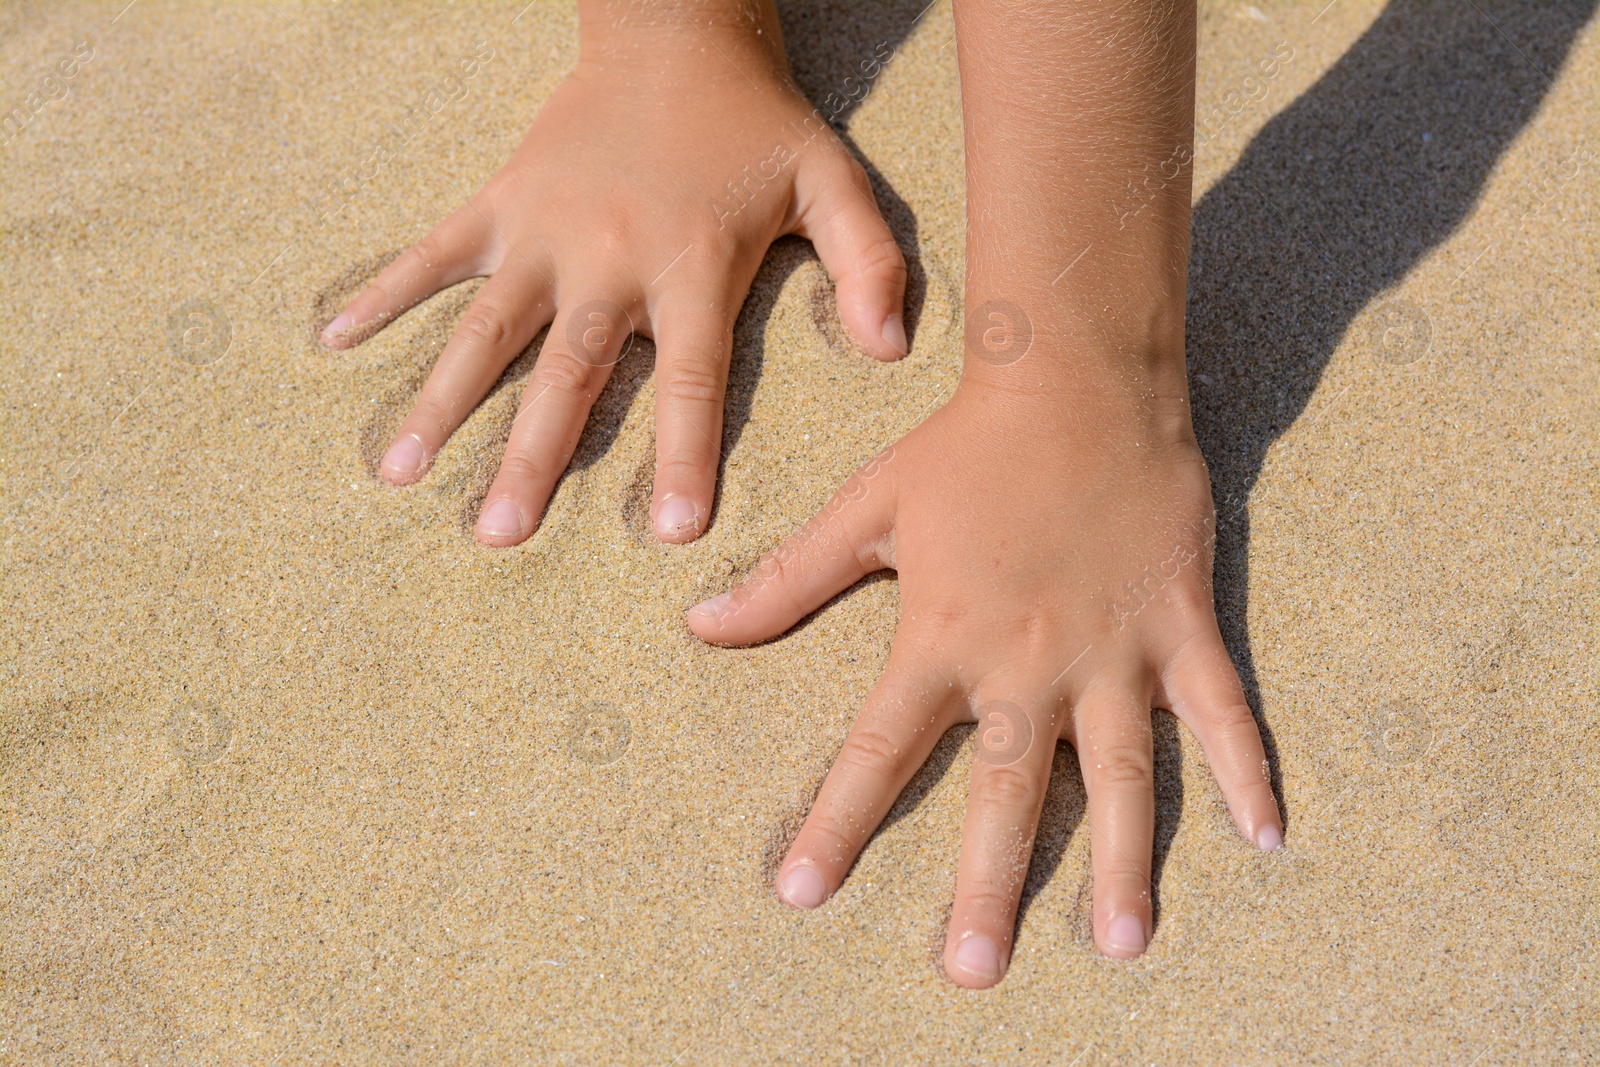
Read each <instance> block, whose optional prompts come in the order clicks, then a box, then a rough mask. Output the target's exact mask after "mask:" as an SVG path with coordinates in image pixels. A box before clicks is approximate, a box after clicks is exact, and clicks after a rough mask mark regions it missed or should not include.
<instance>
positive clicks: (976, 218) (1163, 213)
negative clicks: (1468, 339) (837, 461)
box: [688, 0, 1283, 988]
mask: <svg viewBox="0 0 1600 1067" xmlns="http://www.w3.org/2000/svg"><path fill="white" fill-rule="evenodd" d="M955 11H956V28H957V41H958V47H959V56H960V67H961V76H962V102H963V109H964V121H965V124H966V163H967V270H968V274H967V279H966V305H967V317H968V329H967V351H966V353H965V363H964V369H963V374H962V379H961V382H960V384H959V386H958V388H957V389H956V392H955V395H954V397H953V398H952V399H951V400H950V402H949V403H948V404H947V405H945V406H944V407H943V408H942V409H940V410H939V411H937V412H935V413H934V414H933V415H932V416H931V417H929V418H928V419H927V420H926V421H925V422H923V423H922V424H921V425H920V426H918V427H917V428H916V429H914V430H912V431H911V432H910V433H909V434H907V435H906V436H905V437H904V438H903V439H901V440H900V441H899V442H897V443H896V444H894V445H893V446H892V447H891V448H890V449H888V450H886V451H885V452H884V453H883V454H882V455H880V456H878V457H876V458H875V459H874V460H873V461H872V462H870V463H869V464H867V466H866V467H864V468H863V469H862V470H861V471H859V472H857V474H855V475H854V476H853V477H852V478H851V479H850V480H849V481H847V482H846V483H845V485H844V487H843V488H842V489H841V490H840V491H839V493H838V494H837V495H836V496H835V498H834V500H833V502H832V503H830V504H829V506H828V507H827V508H826V509H824V511H823V513H822V514H821V515H819V516H818V517H817V518H816V519H814V520H812V522H811V523H809V524H807V526H806V527H804V528H802V529H801V530H800V531H799V532H797V533H796V534H795V535H794V536H793V537H791V538H790V539H789V541H788V542H787V543H786V544H785V545H783V546H781V547H780V548H779V549H777V550H775V551H774V552H773V553H772V554H771V555H769V556H768V557H767V558H766V559H765V560H763V561H762V563H761V564H760V565H758V566H757V568H756V569H755V571H754V572H753V573H752V575H751V576H749V577H748V578H747V579H746V580H745V582H744V583H742V584H741V585H740V586H738V587H736V588H735V589H734V590H732V591H731V592H730V593H728V594H724V595H722V596H721V597H718V598H713V600H711V601H708V602H707V603H706V604H702V605H700V606H698V607H696V608H694V609H692V610H691V611H690V612H689V614H688V624H689V626H690V628H691V629H692V630H693V631H694V632H695V633H696V634H697V635H699V636H700V637H701V638H702V639H704V640H706V641H708V642H712V643H716V644H723V645H745V644H750V643H753V642H757V641H763V640H767V639H770V638H772V637H775V636H777V635H779V634H782V633H783V632H785V631H786V630H787V629H789V628H790V627H792V626H793V625H794V624H795V623H796V622H798V621H799V620H800V619H801V618H803V617H805V616H806V615H807V614H808V613H810V612H812V611H814V610H816V609H817V608H819V607H821V606H822V605H823V604H824V603H826V602H827V601H828V600H829V599H830V598H832V597H833V596H835V595H837V594H838V593H839V592H841V591H843V590H844V589H846V588H848V587H849V586H850V585H851V584H852V583H854V582H855V581H857V580H859V579H860V578H861V577H863V576H864V575H866V574H869V573H871V572H873V571H877V570H880V569H884V568H892V569H894V570H895V571H896V572H897V573H898V578H899V584H900V604H901V617H900V623H899V628H898V630H897V632H896V635H895V640H894V644H893V647H892V650H891V652H890V655H889V661H888V664H887V666H886V668H885V670H884V673H883V675H882V677H881V678H880V680H879V682H878V684H877V686H876V687H875V688H874V689H873V691H872V692H871V694H870V695H869V696H868V697H867V700H866V704H865V707H864V708H863V710H862V712H861V714H860V716H859V718H858V719H857V721H856V724H855V726H854V728H853V729H852V731H851V732H850V734H849V736H848V737H847V738H846V739H845V741H844V745H843V748H842V750H841V751H840V753H839V755H838V757H837V758H836V759H835V761H834V763H833V766H832V769H831V770H830V772H829V774H828V777H827V779H826V781H825V783H824V785H823V787H822V789H821V791H820V793H819V795H818V796H817V799H816V801H815V803H814V805H813V807H812V809H811V812H810V814H809V816H808V817H807V819H806V821H805V824H804V826H803V827H802V829H801V831H800V833H799V836H798V838H797V839H796V840H795V842H794V844H793V846H792V847H791V849H790V851H789V853H788V855H787V857H786V858H785V859H784V861H783V863H782V865H781V866H780V868H779V871H778V875H777V884H776V887H775V888H776V891H777V893H778V896H779V897H780V899H782V900H784V901H785V902H786V903H788V904H790V905H792V906H794V907H798V908H815V907H818V906H821V905H822V904H823V903H824V902H825V901H826V900H827V899H828V897H830V896H831V895H832V894H833V893H835V892H836V891H837V890H838V889H839V887H840V885H841V884H842V883H843V881H844V880H845V878H846V877H847V876H848V875H849V872H850V867H851V865H852V864H853V863H854V861H855V859H856V857H857V856H858V855H859V854H860V851H861V849H862V848H863V846H865V844H866V843H867V841H868V840H869V839H870V837H871V836H872V834H873V832H874V831H875V830H876V829H877V827H878V825H879V824H880V822H881V821H882V819H883V818H884V816H885V814H886V813H887V812H888V810H889V808H890V806H891V805H892V804H893V803H894V801H895V799H896V798H897V797H898V795H899V793H900V791H901V789H902V788H903V787H904V786H905V784H906V783H907V781H909V779H910V778H911V776H912V775H913V774H914V773H915V772H916V770H917V769H918V767H920V766H921V765H922V763H923V762H924V761H925V760H926V759H927V757H928V755H929V753H930V752H931V751H932V749H933V747H934V744H935V743H936V742H937V741H938V740H939V738H940V736H941V735H942V734H943V733H945V731H947V730H948V729H949V728H950V727H952V726H955V725H957V724H960V723H972V722H978V723H979V728H978V729H977V730H976V731H975V732H974V754H975V757H976V758H975V759H974V761H973V763H972V771H971V779H970V785H969V789H968V797H967V815H966V824H965V829H964V832H963V838H962V847H961V856H960V861H959V867H958V871H957V881H956V891H955V901H954V905H953V907H952V909H951V913H950V922H949V928H948V931H947V935H946V941H945V949H944V967H945V971H946V973H947V974H948V975H949V976H950V978H951V979H952V980H953V981H955V982H956V983H957V984H959V985H962V986H967V987H971V988H984V987H988V986H992V985H994V984H995V983H997V982H998V981H1000V979H1001V978H1002V976H1003V975H1004V974H1005V972H1006V970H1007V968H1008V967H1009V965H1010V962H1011V956H1012V950H1013V947H1014V935H1015V928H1016V919H1017V906H1018V901H1019V899H1020V895H1021V891H1022V886H1023V881H1024V878H1025V876H1026V873H1027V869H1028V864H1029V861H1030V857H1031V854H1032V849H1033V843H1034V835H1035V831H1036V828H1037V823H1038V818H1039V813H1040V809H1041V807H1042V804H1043V801H1044V796H1045V791H1046V787H1047V785H1048V782H1049V775H1050V770H1051V765H1052V759H1053V755H1054V748H1055V743H1056V741H1057V740H1058V739H1059V740H1065V741H1067V742H1068V743H1069V744H1071V745H1072V746H1073V748H1074V750H1075V751H1076V753H1077V757H1078V764H1079V767H1080V769H1081V772H1082V775H1083V781H1084V785H1085V789H1086V792H1087V796H1088V818H1087V820H1086V822H1087V825H1088V828H1089V834H1090V850H1091V853H1092V864H1093V871H1094V911H1093V915H1094V919H1093V921H1094V940H1095V944H1096V946H1097V947H1098V949H1099V951H1100V952H1101V953H1103V954H1105V955H1106V956H1110V957H1114V958H1117V959H1132V958H1135V957H1137V956H1139V955H1140V954H1141V953H1143V952H1144V951H1145V949H1146V948H1147V946H1148V945H1149V942H1150V938H1151V937H1152V935H1153V933H1154V930H1153V928H1152V914H1151V883H1150V870H1151V855H1152V844H1153V833H1154V783H1153V772H1152V765H1153V755H1152V731H1151V714H1152V709H1162V710H1163V711H1170V712H1172V713H1173V714H1175V715H1177V716H1178V718H1179V719H1180V720H1182V721H1183V722H1184V723H1185V724H1186V725H1187V726H1188V728H1189V729H1190V730H1191V731H1193V733H1194V734H1195V736H1196V737H1197V738H1198V739H1199V741H1200V743H1201V746H1202V748H1203V749H1204V751H1205V755H1206V758H1207V760H1208V762H1209V764H1210V767H1211V770H1212V773H1213V774H1214V775H1215V777H1216V780H1217V782H1218V784H1219V786H1220V789H1221V794H1222V797H1223V799H1224V800H1225V802H1226V804H1227V806H1228V808H1229V810H1230V812H1231V813H1232V816H1233V820H1234V823H1235V826H1236V827H1237V828H1238V831H1239V833H1240V834H1241V835H1242V836H1243V837H1244V839H1245V841H1246V842H1249V843H1250V844H1251V845H1254V846H1256V847H1259V848H1262V849H1267V850H1271V849H1275V848H1277V847H1279V846H1280V845H1281V844H1282V842H1283V823H1282V819H1281V817H1280V814H1279V811H1278V806H1277V802H1276V799H1275V797H1274V795H1273V792H1272V789H1271V786H1270V782H1269V776H1268V767H1267V762H1266V757H1265V753H1264V751H1263V746H1262V742H1261V737H1260V733H1259V731H1258V729H1257V726H1256V723H1255V720H1254V718H1253V716H1252V714H1251V711H1250V709H1249V707H1248V705H1247V704H1246V702H1245V698H1244V694H1243V691H1242V688H1241V686H1240V683H1239V678H1238V675H1237V674H1236V672H1235V670H1234V668H1233V665H1232V663H1231V661H1230V660H1229V658H1228V654H1227V651H1226V650H1225V648H1224V647H1223V643H1222V638H1221V635H1220V633H1219V630H1218V627H1217V621H1216V615H1215V608H1214V604H1213V599H1212V588H1211V560H1212V543H1213V538H1214V530H1215V518H1214V512H1213V507H1212V500H1211V490H1210V482H1209V478H1208V476H1207V472H1206V466H1205V462H1204V460H1203V458H1202V457H1201V454H1200V450H1199V448H1198V446H1197V445H1196V443H1195V436H1194V431H1193V427H1192V423H1191V418H1190V411H1189V401H1188V389H1187V383H1186V379H1185V364H1184V338H1183V321H1184V300H1185V288H1186V282H1187V259H1188V227H1189V202H1190V189H1191V182H1190V173H1189V165H1188V164H1189V159H1190V153H1189V152H1188V151H1187V146H1188V145H1189V143H1190V135H1191V124H1192V116H1193V99H1194V34H1195V12H1194V5H1193V0H1188V2H1158V0H1076V2H1074V3H1072V4H1061V5H1049V6H1048V7H1045V6H1041V5H1023V4H1015V3H1006V2H1002V0H956V7H955ZM1152 175H1158V176H1159V177H1152ZM1024 323H1025V324H1026V325H1025V326H1024V325H1023V324H1024ZM974 324H976V327H975V325H974ZM1024 335H1026V337H1027V342H1026V344H1022V343H1020V342H1019V337H1022V336H1024ZM996 709H998V711H997V710H996ZM1008 716H1009V718H1008ZM1016 718H1025V719H1026V722H1025V723H1018V722H1013V721H1010V720H1012V719H1016ZM1024 735H1031V741H1030V740H1027V738H1026V737H1025V736H1024ZM1019 737H1023V740H1024V741H1025V742H1026V743H1024V744H1019V742H1018V741H1017V739H1018V738H1019Z"/></svg>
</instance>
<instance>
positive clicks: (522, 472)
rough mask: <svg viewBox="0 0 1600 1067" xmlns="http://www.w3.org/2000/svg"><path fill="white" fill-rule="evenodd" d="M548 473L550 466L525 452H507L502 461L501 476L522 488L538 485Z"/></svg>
mask: <svg viewBox="0 0 1600 1067" xmlns="http://www.w3.org/2000/svg"><path fill="white" fill-rule="evenodd" d="M547 474H548V468H547V467H546V466H545V465H544V464H543V463H541V462H539V461H538V460H537V459H535V458H534V457H533V456H531V455H528V454H527V453H525V452H507V453H506V455H505V459H503V460H501V461H500V478H502V479H504V480H505V481H506V482H508V483H509V484H511V485H513V486H516V487H518V488H521V489H524V490H525V489H526V488H527V487H528V486H530V485H537V484H539V483H540V482H541V481H543V480H544V479H545V478H546V477H547Z"/></svg>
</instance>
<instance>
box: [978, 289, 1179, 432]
mask: <svg viewBox="0 0 1600 1067" xmlns="http://www.w3.org/2000/svg"><path fill="white" fill-rule="evenodd" d="M1185 312H1186V307H1185V300H1184V295H1183V291H1182V289H1181V288H1176V287H1171V288H1168V289H1167V290H1166V291H1158V290H1156V289H1154V288H1152V286H1151V284H1150V282H1149V280H1145V281H1144V282H1143V283H1135V284H1133V285H1132V286H1128V285H1116V286H1111V287H1092V288H1090V289H1089V290H1087V291H1084V290H1082V289H1074V290H1069V291H1065V292H1062V291H1056V290H1055V289H1053V288H1052V287H1050V286H1048V285H1046V286H1042V287H1041V286H1039V285H1036V284H1035V285H1029V284H1025V283H1022V282H1020V281H1018V280H1017V279H1014V278H1013V279H1009V280H1006V281H991V280H989V279H988V278H984V277H974V278H969V281H968V285H967V300H966V312H965V319H964V326H963V330H962V340H963V349H964V352H963V365H962V375H961V377H962V381H963V382H968V381H970V382H972V383H973V384H974V385H975V386H979V387H982V388H983V389H985V390H988V391H992V392H996V393H1016V394H1019V395H1022V396H1025V397H1029V398H1038V397H1052V396H1053V397H1058V398H1061V399H1062V400H1067V399H1070V398H1077V399H1079V400H1082V399H1085V398H1090V397H1093V398H1096V399H1097V401H1099V402H1103V403H1116V402H1119V401H1120V402H1123V403H1132V402H1139V401H1141V400H1142V399H1144V398H1147V397H1150V396H1167V397H1182V398H1187V396H1188V375H1187V366H1186V357H1185V351H1184V315H1185Z"/></svg>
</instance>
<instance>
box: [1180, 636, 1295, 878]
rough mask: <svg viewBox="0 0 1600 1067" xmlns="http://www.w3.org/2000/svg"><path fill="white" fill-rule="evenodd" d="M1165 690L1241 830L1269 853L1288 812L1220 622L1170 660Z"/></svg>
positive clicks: (1277, 842) (1275, 845) (1280, 841)
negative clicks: (1274, 787) (1275, 787)
mask: <svg viewBox="0 0 1600 1067" xmlns="http://www.w3.org/2000/svg"><path fill="white" fill-rule="evenodd" d="M1162 690H1163V694H1164V696H1165V698H1166V699H1165V700H1164V703H1165V704H1167V705H1168V706H1170V707H1171V709H1172V712H1173V714H1174V715H1176V716H1178V718H1180V719H1182V720H1183V722H1184V724H1185V725H1187V726H1188V727H1189V729H1190V730H1191V731H1193V733H1194V735H1195V736H1196V737H1197V738H1199V739H1200V746H1201V748H1203V749H1204V750H1205V754H1206V762H1207V763H1209V764H1210V765H1211V773H1212V774H1214V775H1216V777H1217V785H1218V786H1219V787H1221V789H1222V797H1223V799H1224V800H1225V801H1226V802H1227V804H1228V811H1229V812H1230V813H1231V814H1232V815H1233V823H1234V825H1235V826H1236V827H1238V828H1239V833H1241V834H1243V835H1244V839H1245V840H1246V841H1249V842H1251V843H1252V844H1254V845H1256V846H1257V847H1258V848H1262V849H1266V850H1267V851H1269V852H1270V851H1272V850H1273V849H1276V848H1279V847H1280V846H1282V844H1283V816H1282V815H1281V814H1280V813H1279V811H1278V799H1277V797H1275V796H1274V795H1273V793H1272V775H1271V773H1270V768H1269V767H1268V765H1267V753H1266V750H1265V748H1263V747H1262V744H1261V730H1260V729H1259V728H1258V727H1257V725H1256V720H1255V716H1254V715H1252V714H1251V713H1250V705H1249V704H1248V703H1247V702H1246V701H1245V698H1244V688H1243V687H1242V686H1241V685H1240V684H1239V673H1238V672H1237V671H1236V670H1234V668H1233V662H1232V661H1231V660H1230V659H1229V658H1228V650H1227V648H1226V647H1225V646H1224V645H1223V643H1222V635H1221V634H1220V633H1218V632H1217V629H1216V627H1215V626H1213V627H1211V628H1210V629H1209V630H1207V631H1204V632H1202V633H1200V634H1199V635H1197V636H1196V637H1194V638H1191V639H1190V640H1189V641H1188V643H1186V644H1185V645H1184V646H1183V647H1182V648H1181V649H1179V650H1178V652H1177V654H1176V655H1174V656H1173V657H1172V659H1171V660H1170V661H1169V662H1168V663H1167V666H1166V670H1165V671H1163V673H1162Z"/></svg>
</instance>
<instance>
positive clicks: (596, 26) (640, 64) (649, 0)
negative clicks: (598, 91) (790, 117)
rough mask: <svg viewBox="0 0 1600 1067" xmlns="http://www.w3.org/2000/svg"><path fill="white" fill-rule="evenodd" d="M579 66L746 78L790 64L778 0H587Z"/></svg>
mask: <svg viewBox="0 0 1600 1067" xmlns="http://www.w3.org/2000/svg"><path fill="white" fill-rule="evenodd" d="M578 66H579V69H580V71H582V70H592V69H596V68H615V67H618V66H622V67H627V68H633V69H642V70H647V71H650V72H651V73H652V75H658V74H659V75H666V76H668V77H670V76H671V75H672V73H673V72H675V71H680V70H681V71H685V72H689V73H691V74H692V75H693V76H695V77H704V76H706V75H708V74H709V75H712V76H713V77H715V78H717V79H719V80H720V79H722V78H723V77H724V76H726V77H731V78H733V79H737V80H741V81H742V80H743V78H745V77H748V78H755V79H760V78H762V77H776V78H778V79H779V80H787V79H788V71H789V67H788V61H787V59H786V58H785V56H784V51H783V34H782V31H781V29H780V28H779V24H778V14H777V9H776V8H775V7H774V6H773V4H772V2H771V0H758V2H756V3H753V4H752V3H748V2H744V0H676V2H674V3H670V4H663V3H660V2H659V0H580V2H579V4H578Z"/></svg>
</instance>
